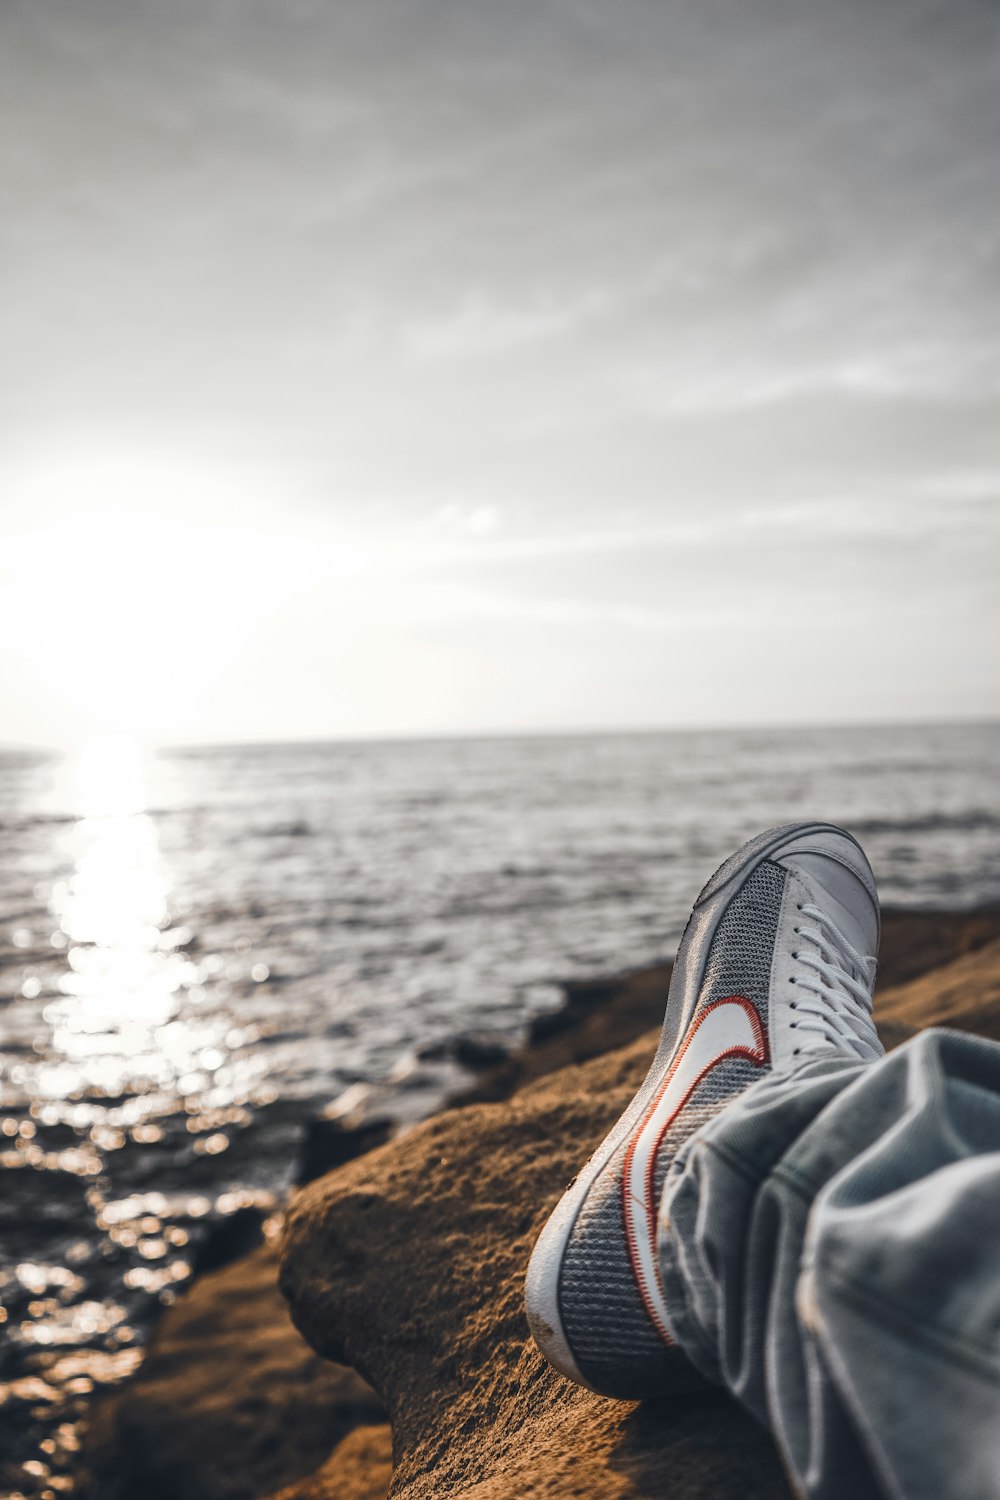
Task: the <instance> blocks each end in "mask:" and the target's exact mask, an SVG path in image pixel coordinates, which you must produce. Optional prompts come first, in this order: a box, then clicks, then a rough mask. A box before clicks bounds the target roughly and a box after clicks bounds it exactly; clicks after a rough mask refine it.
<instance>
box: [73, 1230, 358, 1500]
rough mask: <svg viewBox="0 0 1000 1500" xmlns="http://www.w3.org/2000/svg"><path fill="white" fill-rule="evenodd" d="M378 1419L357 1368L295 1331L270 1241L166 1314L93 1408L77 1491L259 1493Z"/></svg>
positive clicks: (196, 1499) (159, 1497)
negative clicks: (132, 1370) (139, 1360)
mask: <svg viewBox="0 0 1000 1500" xmlns="http://www.w3.org/2000/svg"><path fill="white" fill-rule="evenodd" d="M381 1418H382V1408H381V1405H380V1403H379V1401H378V1399H377V1397H376V1396H375V1394H374V1392H372V1391H371V1390H370V1389H369V1388H368V1387H367V1386H366V1385H365V1383H364V1382H363V1380H362V1379H361V1378H360V1376H359V1375H357V1374H356V1373H355V1372H354V1371H353V1370H346V1369H343V1368H339V1367H337V1366H335V1365H330V1364H328V1363H327V1362H326V1361H324V1360H322V1359H320V1358H319V1356H318V1355H316V1354H314V1353H313V1352H312V1350H311V1349H310V1348H309V1347H308V1345H307V1344H306V1343H305V1342H304V1340H303V1339H302V1338H300V1336H299V1335H298V1334H297V1333H296V1331H295V1329H294V1327H293V1326H292V1323H291V1321H290V1319H289V1317H288V1313H287V1310H286V1308H285V1305H284V1303H283V1302H282V1300H281V1297H280V1295H279V1293H278V1289H277V1263H276V1252H275V1250H274V1248H273V1246H265V1247H263V1248H262V1249H260V1250H257V1251H255V1252H254V1253H253V1254H251V1255H249V1256H247V1257H246V1259H244V1260H241V1261H237V1262H235V1263H234V1264H233V1265H231V1266H227V1267H226V1268H225V1269H224V1270H221V1271H215V1272H211V1273H209V1274H207V1275H205V1276H203V1277H201V1278H200V1279H199V1280H198V1281H197V1282H196V1283H195V1285H194V1286H193V1287H192V1288H191V1290H190V1291H189V1292H188V1293H187V1295H186V1296H185V1297H184V1298H182V1300H181V1301H179V1302H178V1303H177V1304H176V1306H175V1307H173V1308H171V1309H170V1311H169V1312H168V1313H167V1314H166V1315H165V1316H164V1318H163V1320H162V1322H161V1323H160V1326H159V1328H158V1330H157V1333H156V1337H155V1338H154V1339H153V1342H152V1345H151V1346H150V1349H149V1352H148V1354H147V1356H146V1359H145V1361H144V1363H143V1365H142V1368H141V1370H140V1372H139V1374H138V1376H137V1378H136V1379H135V1380H134V1381H133V1382H132V1383H131V1384H130V1385H128V1386H127V1387H126V1388H125V1389H124V1390H123V1391H122V1392H121V1394H120V1395H118V1396H116V1397H114V1398H112V1400H110V1401H108V1402H106V1403H105V1404H104V1405H103V1406H102V1407H101V1408H100V1409H99V1411H98V1414H97V1417H96V1420H95V1422H94V1424H93V1426H92V1428H91V1431H90V1433H89V1434H88V1439H87V1443H86V1448H85V1454H84V1466H83V1467H84V1476H83V1478H82V1480H81V1483H80V1486H79V1490H80V1493H81V1495H82V1496H84V1497H94V1500H97V1497H99V1500H119V1497H121V1500H126V1497H127V1500H134V1497H135V1496H136V1495H142V1496H143V1500H178V1497H179V1496H183V1497H184V1500H256V1497H258V1496H261V1495H266V1494H268V1493H270V1492H271V1491H272V1490H275V1489H277V1488H279V1487H280V1486H282V1485H287V1484H289V1483H290V1482H291V1481H292V1480H295V1479H298V1478H300V1477H301V1476H303V1475H306V1474H309V1473H311V1472H312V1471H313V1470H314V1469H315V1468H316V1467H317V1465H319V1464H320V1463H322V1462H323V1460H324V1459H325V1458H326V1457H327V1455H328V1454H329V1452H330V1448H331V1446H332V1445H333V1444H334V1443H336V1441H337V1439H338V1437H340V1436H341V1435H343V1434H344V1433H345V1432H347V1431H348V1430H349V1429H350V1428H352V1427H354V1426H356V1425H357V1424H358V1423H359V1422H365V1423H372V1422H378V1421H380V1420H381ZM383 1493H384V1492H383ZM361 1494H363V1492H360V1491H359V1500H360V1496H361Z"/></svg>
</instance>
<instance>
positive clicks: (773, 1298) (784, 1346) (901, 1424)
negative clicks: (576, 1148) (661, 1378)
mask: <svg viewBox="0 0 1000 1500" xmlns="http://www.w3.org/2000/svg"><path fill="white" fill-rule="evenodd" d="M659 1254H660V1262H661V1268H662V1272H663V1279H664V1285H665V1288H666V1294H667V1306H668V1308H669V1310H670V1323H671V1332H672V1333H673V1335H674V1337H675V1338H676V1340H677V1342H678V1343H679V1344H680V1345H681V1346H682V1348H683V1349H684V1351H685V1353H686V1354H687V1355H688V1357H689V1358H690V1359H691V1361H692V1362H693V1363H694V1365H695V1366H696V1367H697V1368H698V1370H700V1371H701V1373H702V1374H704V1375H705V1376H707V1377H708V1378H709V1379H711V1380H714V1381H716V1382H719V1383H721V1384H723V1385H725V1386H726V1387H727V1388H728V1389H729V1390H730V1391H732V1393H733V1394H734V1395H735V1396H736V1397H738V1399H739V1400H740V1401H742V1402H743V1403H744V1404H745V1405H746V1406H747V1407H749V1409H750V1410H751V1411H752V1412H753V1413H754V1414H755V1415H756V1416H757V1417H758V1418H759V1419H760V1420H761V1421H762V1422H765V1423H766V1424H767V1425H768V1426H769V1427H770V1428H771V1430H772V1432H773V1434H774V1436H775V1439H776V1441H777V1443H778V1446H779V1448H780V1450H781V1453H782V1456H783V1458H784V1461H785V1464H786V1467H787V1469H788V1473H789V1476H790V1478H791V1481H792V1484H793V1486H794V1488H795V1489H796V1491H797V1492H798V1493H799V1494H800V1495H802V1496H807V1497H810V1500H869V1497H872V1500H874V1497H879V1500H885V1497H891V1500H998V1497H1000V1045H998V1044H997V1043H994V1042H990V1041H986V1040H983V1039H982V1038H980V1037H975V1036H971V1035H965V1034H961V1033H958V1032H953V1031H927V1032H923V1033H922V1034H920V1035H919V1036H917V1037H914V1038H913V1039H912V1040H911V1041H909V1042H908V1043H907V1044H906V1045H905V1046H903V1047H901V1048H899V1049H898V1051H896V1052H893V1053H891V1054H890V1055H889V1056H888V1057H884V1058H881V1059H879V1060H877V1061H875V1062H851V1061H849V1060H845V1059H839V1058H838V1059H830V1058H823V1059H814V1060H812V1061H810V1062H807V1063H805V1064H804V1065H802V1066H801V1067H798V1068H796V1069H795V1070H794V1071H793V1072H786V1073H772V1074H770V1075H769V1076H768V1077H766V1078H764V1079H762V1080H761V1081H760V1082H759V1083H756V1084H754V1085H753V1086H752V1087H751V1088H749V1089H748V1090H747V1091H746V1092H745V1093H744V1094H742V1095H740V1096H739V1097H738V1098H737V1099H736V1100H734V1101H733V1103H731V1104H730V1105H728V1106H727V1107H726V1108H725V1109H724V1110H722V1111H721V1113H720V1114H718V1115H717V1116H716V1117H715V1118H714V1119H712V1120H711V1121H709V1123H708V1124H707V1125H705V1126H703V1127H702V1128H701V1129H700V1130H699V1131H698V1132H697V1133H696V1134H695V1135H693V1136H692V1137H691V1138H690V1140H689V1141H688V1142H687V1144H686V1146H685V1147H684V1148H683V1149H682V1151H681V1152H680V1153H679V1155H678V1157H677V1159H676V1160H675V1161H674V1163H673V1165H672V1168H671V1172H670V1175H669V1176H668V1179H667V1182H666V1185H665V1187H664V1192H663V1197H662V1202H661V1208H660V1225H659Z"/></svg>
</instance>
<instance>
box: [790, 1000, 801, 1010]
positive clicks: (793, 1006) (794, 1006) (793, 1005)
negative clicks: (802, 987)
mask: <svg viewBox="0 0 1000 1500" xmlns="http://www.w3.org/2000/svg"><path fill="white" fill-rule="evenodd" d="M798 1008H799V1002H798V1001H797V1000H793V1001H792V1003H791V1005H790V1006H789V1007H788V1009H789V1010H798Z"/></svg>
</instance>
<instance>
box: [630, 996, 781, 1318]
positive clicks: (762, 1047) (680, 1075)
mask: <svg viewBox="0 0 1000 1500" xmlns="http://www.w3.org/2000/svg"><path fill="white" fill-rule="evenodd" d="M767 1056H768V1053H767V1038H766V1037H765V1035H764V1028H763V1026H762V1024H761V1019H760V1015H759V1014H758V1011H757V1007H756V1006H755V1005H753V1004H752V1003H751V1001H749V1000H747V999H746V998H745V997H744V996H743V995H728V996H727V997H726V998H725V999H724V1000H715V1001H713V1003H712V1004H711V1005H706V1007H705V1009H704V1010H703V1011H702V1012H701V1014H700V1015H699V1016H698V1019H697V1020H696V1021H695V1023H694V1025H693V1026H692V1027H691V1029H690V1031H689V1032H688V1034H687V1036H686V1037H685V1039H684V1045H683V1046H682V1047H681V1049H680V1051H679V1052H678V1053H677V1055H676V1057H675V1058H674V1060H673V1062H672V1063H671V1065H670V1071H669V1072H668V1073H667V1076H666V1078H665V1079H664V1080H663V1082H662V1083H661V1085H660V1087H659V1088H658V1089H657V1091H656V1094H655V1096H654V1098H653V1100H652V1102H651V1104H650V1105H649V1108H648V1109H647V1111H646V1113H645V1115H644V1116H643V1119H642V1123H641V1124H640V1125H639V1126H638V1127H637V1129H636V1131H635V1133H634V1135H633V1136H632V1139H631V1141H630V1142H629V1147H628V1151H627V1152H626V1154H625V1170H624V1172H623V1174H622V1211H623V1214H624V1218H625V1238H626V1240H627V1242H628V1249H629V1257H630V1259H631V1262H632V1270H633V1272H634V1273H635V1279H636V1282H637V1284H638V1287H639V1292H640V1295H641V1297H642V1300H643V1304H644V1305H645V1308H646V1311H647V1313H648V1314H649V1317H650V1321H651V1322H652V1324H653V1327H654V1328H655V1329H656V1331H657V1333H658V1334H659V1335H660V1337H661V1338H662V1339H663V1341H664V1343H667V1344H672V1343H673V1339H672V1338H671V1336H670V1332H669V1329H668V1327H667V1310H666V1299H665V1297H664V1294H663V1283H662V1280H661V1278H660V1266H659V1259H658V1257H657V1254H656V1217H657V1204H656V1202H655V1198H654V1182H655V1176H656V1155H657V1152H658V1151H659V1148H660V1145H661V1143H662V1141H663V1138H664V1136H665V1135H666V1133H667V1131H668V1130H669V1129H670V1127H671V1125H672V1124H673V1123H674V1121H675V1120H676V1119H677V1116H678V1115H679V1114H680V1112H681V1110H682V1109H683V1108H684V1106H685V1104H686V1103H687V1101H688V1100H689V1099H690V1097H691V1095H692V1094H693V1093H694V1091H695V1089H696V1088H697V1087H698V1085H699V1083H701V1082H702V1080H703V1079H705V1078H707V1077H708V1075H709V1073H711V1071H712V1069H713V1068H717V1067H718V1065H719V1064H720V1063H721V1062H724V1061H725V1060H726V1058H729V1057H746V1058H749V1059H750V1061H751V1062H755V1063H759V1064H761V1065H763V1064H764V1063H766V1062H767Z"/></svg>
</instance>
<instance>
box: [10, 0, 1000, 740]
mask: <svg viewBox="0 0 1000 1500" xmlns="http://www.w3.org/2000/svg"><path fill="white" fill-rule="evenodd" d="M998 564H1000V7H998V6H997V5H996V4H995V3H993V0H990V3H986V0H943V3H931V0H834V3H830V0H698V3H697V4H696V5H693V4H691V3H690V0H616V3H615V4H614V5H607V4H603V3H598V0H531V3H526V0H505V3H504V4H503V5H498V4H495V3H491V0H365V3H364V4H360V5H359V4H357V3H354V0H324V3H314V0H170V3H169V4H164V3H162V0H80V3H75V4H72V5H70V4H67V3H65V0H3V4H2V5H0V742H5V743H15V744H16V743H31V744H63V743H69V742H73V741H76V740H79V739H82V738H86V737H87V736H89V735H94V734H100V733H105V732H109V731H111V732H127V733H132V734H136V735H139V736H141V737H144V738H147V739H151V740H160V741H170V742H187V743H190V742H197V741H217V740H240V739H253V740H260V739H281V738H290V739H301V738H311V737H324V736H340V735H361V736H365V735H382V734H433V733H445V734H447V733H480V732H491V731H516V730H532V729H538V730H562V729H575V728H631V727H661V726H662V727H671V726H675V725H676V726H688V725H706V724H707V725H712V724H717V725H728V724H740V723H795V722H821V723H822V722H836V721H864V720H895V719H900V720H902V719H921V720H924V719H948V718H952V717H972V718H984V717H992V716H995V715H996V714H997V713H998V711H1000V668H998V654H997V647H996V642H997V641H998V640H1000V604H998V590H997V584H996V579H997V576H998Z"/></svg>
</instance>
